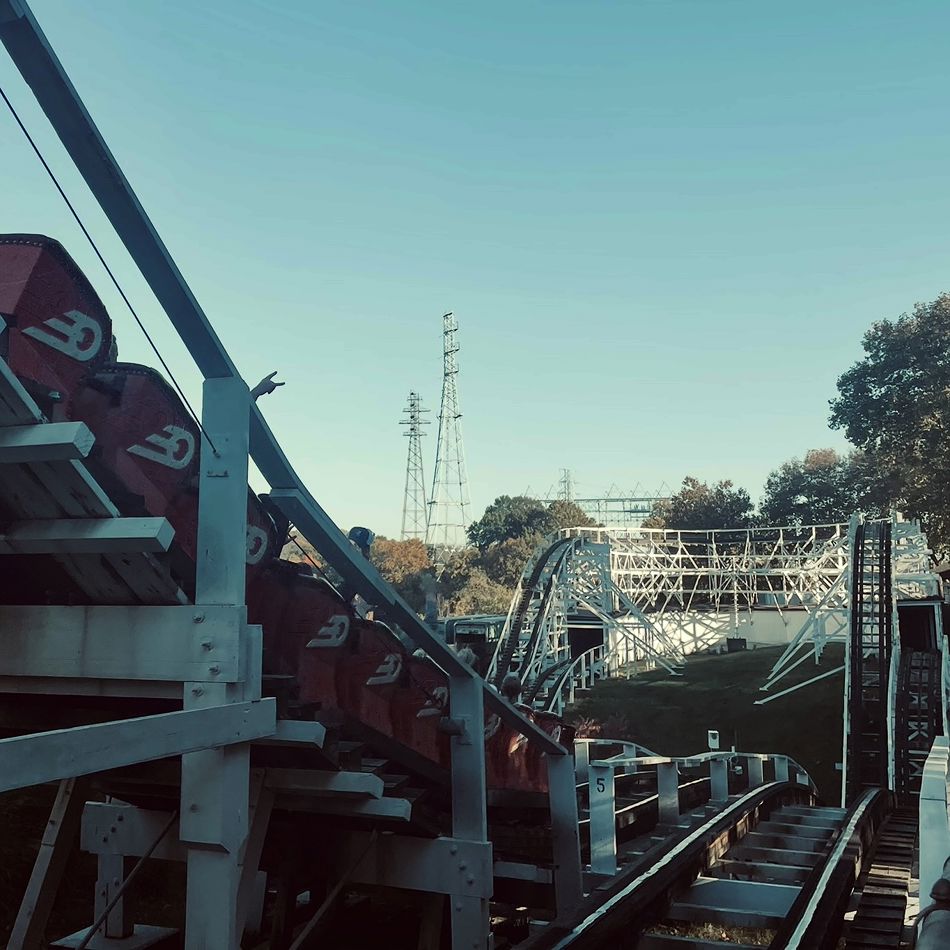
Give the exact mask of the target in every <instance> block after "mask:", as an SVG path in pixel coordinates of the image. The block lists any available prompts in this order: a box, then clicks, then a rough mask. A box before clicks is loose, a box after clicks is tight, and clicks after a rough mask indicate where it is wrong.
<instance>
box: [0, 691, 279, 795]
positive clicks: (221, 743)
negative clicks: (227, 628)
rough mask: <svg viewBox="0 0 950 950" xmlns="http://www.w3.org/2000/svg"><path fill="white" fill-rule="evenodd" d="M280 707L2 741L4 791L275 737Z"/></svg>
mask: <svg viewBox="0 0 950 950" xmlns="http://www.w3.org/2000/svg"><path fill="white" fill-rule="evenodd" d="M276 728H277V703H276V700H274V699H262V700H260V701H258V702H254V703H230V704H226V705H221V706H209V707H207V708H205V709H189V710H183V711H181V712H170V713H161V714H159V715H156V716H140V717H138V718H136V719H124V720H121V721H117V722H105V723H97V724H95V725H91V726H77V727H76V728H74V729H57V730H55V731H53V732H37V733H33V734H32V735H25V736H16V737H14V738H12V739H2V740H0V792H6V791H10V790H11V789H14V788H25V787H27V786H30V785H40V784H42V783H44V782H55V781H59V780H61V779H64V778H71V777H73V776H77V775H89V774H91V773H93V772H104V771H105V770H107V769H115V768H119V767H121V766H123V765H132V764H134V763H136V762H150V761H152V760H154V759H164V758H166V757H167V756H177V755H182V754H184V753H187V752H194V751H196V750H198V749H218V748H223V747H225V746H229V745H233V744H235V743H240V742H249V741H250V740H252V739H259V738H261V737H262V736H266V735H270V734H272V733H273V732H274V730H275V729H276Z"/></svg>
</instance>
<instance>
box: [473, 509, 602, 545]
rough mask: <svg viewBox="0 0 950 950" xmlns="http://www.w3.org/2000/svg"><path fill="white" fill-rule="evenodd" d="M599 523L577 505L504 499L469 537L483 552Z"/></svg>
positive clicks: (480, 521) (486, 511) (474, 527)
mask: <svg viewBox="0 0 950 950" xmlns="http://www.w3.org/2000/svg"><path fill="white" fill-rule="evenodd" d="M595 524H596V522H595V521H593V520H592V519H591V518H589V517H588V516H587V515H586V514H584V511H583V509H582V508H581V507H580V506H579V505H576V504H574V502H573V501H561V500H558V501H552V502H544V501H539V500H538V499H537V498H528V497H527V496H526V495H515V496H511V495H501V496H499V497H498V498H496V499H495V500H494V501H493V502H492V503H491V504H490V505H489V506H488V507H487V508H486V509H485V513H484V514H483V515H482V516H481V518H479V520H478V521H476V522H475V523H474V524H473V525H471V526H470V527H469V529H468V536H469V538H470V539H471V541H472V544H474V545H475V546H476V547H477V548H478V549H479V550H480V551H486V550H488V548H489V547H491V545H493V544H500V543H501V542H502V541H509V540H511V539H512V538H523V537H525V536H526V535H534V536H536V537H539V538H540V537H542V536H544V535H546V534H550V533H551V532H552V531H557V530H558V529H560V528H577V527H592V526H593V525H595Z"/></svg>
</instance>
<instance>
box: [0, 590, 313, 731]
mask: <svg viewBox="0 0 950 950" xmlns="http://www.w3.org/2000/svg"><path fill="white" fill-rule="evenodd" d="M242 626H243V609H242V608H240V607H227V606H223V605H207V606H204V607H200V608H199V607H185V606H182V607H98V606H97V607H46V606H40V607H32V606H29V607H25V606H17V605H14V606H0V677H2V676H25V677H31V678H42V677H57V678H73V677H84V678H85V677H94V678H97V679H111V680H115V679H121V680H161V681H164V682H179V683H184V682H205V683H236V682H238V681H240V680H241V679H242V678H243V676H244V673H245V670H244V668H243V663H242V656H241V648H240V635H241V629H242ZM300 725H301V726H304V727H306V726H307V725H310V724H309V723H301V724H300ZM313 725H317V724H313ZM298 731H303V730H298Z"/></svg>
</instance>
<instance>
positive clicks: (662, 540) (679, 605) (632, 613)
mask: <svg viewBox="0 0 950 950" xmlns="http://www.w3.org/2000/svg"><path fill="white" fill-rule="evenodd" d="M894 537H895V539H896V540H895V555H894V557H895V564H896V566H897V569H896V583H897V589H898V592H899V596H901V597H902V598H905V599H919V598H922V597H932V596H936V595H937V594H938V591H937V588H936V586H935V585H936V584H937V583H938V582H937V581H936V578H935V575H933V574H932V573H931V571H930V552H929V550H928V549H927V543H926V538H925V537H924V536H923V535H922V534H921V532H920V527H919V525H917V524H916V523H914V522H903V521H898V522H896V523H895V533H894ZM848 566H849V538H848V525H847V524H832V525H807V526H801V527H774V528H771V527H765V528H741V529H730V530H720V531H677V530H672V529H651V528H569V529H565V530H563V531H561V532H559V533H558V534H557V535H553V536H552V537H550V538H548V539H547V540H546V541H545V542H544V543H543V544H542V545H541V546H540V547H539V549H538V551H536V552H535V554H534V556H533V557H532V559H531V561H529V563H528V564H527V565H526V567H525V571H524V573H523V575H522V578H521V581H520V583H519V586H518V589H517V591H516V593H515V597H514V599H513V601H512V606H511V609H510V611H509V615H508V620H507V623H506V625H505V631H504V634H503V636H502V640H501V644H500V646H499V650H498V653H497V655H496V657H495V661H494V663H493V666H492V669H491V671H490V674H489V675H490V676H491V677H494V678H495V679H496V680H497V681H498V682H500V680H501V678H502V677H503V676H504V675H505V674H506V673H510V672H514V673H517V675H518V676H519V678H520V679H521V682H522V687H523V689H524V691H525V698H526V700H528V701H531V702H534V703H536V704H541V705H545V704H547V705H550V704H551V703H553V704H554V706H555V708H556V707H557V705H558V704H559V703H560V702H561V699H562V697H563V693H564V691H566V690H571V689H572V688H573V686H577V685H582V686H588V685H590V683H591V682H592V681H593V680H595V679H598V678H601V677H604V676H611V675H629V674H630V673H632V672H635V671H636V670H637V669H638V668H642V666H643V665H644V663H645V662H646V663H648V664H653V665H655V664H660V665H662V666H665V667H667V668H668V669H669V670H670V671H671V672H675V671H676V669H677V667H678V666H679V665H680V664H682V662H683V661H684V660H685V657H686V656H687V655H688V654H690V653H695V652H697V651H701V650H707V649H710V648H714V647H716V646H720V645H723V644H724V642H725V641H726V640H727V639H729V638H733V637H739V638H743V639H746V640H747V641H750V642H752V643H753V644H764V643H768V644H772V645H779V644H781V645H787V650H786V651H785V656H786V657H787V658H788V659H784V658H783V661H780V664H777V665H776V670H775V676H776V677H777V678H780V677H781V676H782V675H784V673H783V670H785V669H786V667H788V664H789V663H790V662H794V664H795V665H797V663H799V662H802V651H804V653H805V655H806V656H811V655H814V656H815V657H816V658H817V657H820V655H821V651H822V650H823V648H824V645H825V644H826V643H827V642H828V641H830V640H836V639H843V638H844V636H845V633H846V625H847V575H848ZM584 627H587V628H589V629H592V630H593V629H599V630H600V631H602V637H601V639H600V641H599V644H598V646H596V647H595V646H589V647H588V648H587V649H586V650H580V649H579V647H578V644H577V639H578V631H579V630H582V629H583V628H584ZM572 631H573V635H574V641H575V642H573V643H572ZM506 648H507V650H506ZM789 668H790V667H789ZM499 671H500V672H499ZM771 682H772V681H770V683H771Z"/></svg>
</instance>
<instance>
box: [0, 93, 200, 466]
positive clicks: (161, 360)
mask: <svg viewBox="0 0 950 950" xmlns="http://www.w3.org/2000/svg"><path fill="white" fill-rule="evenodd" d="M0 97H2V98H3V101H4V102H5V103H6V105H7V108H8V109H9V110H10V114H11V115H12V116H13V118H14V120H15V121H16V124H17V125H18V126H19V127H20V131H21V132H22V133H23V135H24V136H25V137H26V140H27V142H29V143H30V147H31V148H32V149H33V151H34V153H35V154H36V157H37V158H38V159H39V160H40V164H41V165H42V166H43V168H45V169H46V174H47V175H49V178H50V181H52V183H53V184H54V185H55V186H56V190H57V191H58V192H59V194H60V197H61V198H62V199H63V201H64V202H65V203H66V207H67V208H69V211H70V213H71V214H72V216H73V218H75V219H76V224H78V225H79V229H80V231H82V233H83V234H84V235H85V237H86V240H87V241H88V242H89V246H90V247H91V248H92V249H93V251H94V252H95V254H96V257H98V258H99V263H100V264H102V266H103V267H104V268H105V272H106V273H107V274H108V275H109V278H110V279H111V281H112V283H113V284H114V285H115V289H116V290H117V291H118V292H119V296H120V297H121V298H122V300H123V301H124V302H125V305H126V306H127V307H128V308H129V313H131V314H132V317H133V319H134V320H135V322H136V323H137V324H138V326H139V329H140V330H141V331H142V333H143V334H144V335H145V339H146V340H148V344H149V346H150V347H151V348H152V352H153V353H154V354H155V357H156V358H157V359H158V361H159V363H161V364H162V368H163V369H164V370H165V373H166V374H167V375H168V378H169V379H170V380H171V381H172V385H173V386H174V387H175V390H176V392H177V393H178V395H179V396H180V397H181V401H182V402H183V403H184V404H185V406H186V408H187V409H188V412H189V413H190V415H191V417H192V419H194V421H195V424H196V425H197V426H198V428H199V429H200V430H201V434H202V435H203V436H204V437H205V439H207V441H208V445H210V446H211V450H212V451H213V452H214V454H215V455H217V454H218V450H217V449H216V448H215V445H214V442H212V440H211V436H209V435H208V433H207V431H206V430H205V427H204V426H203V425H202V424H201V419H200V418H199V417H198V413H196V412H195V410H194V409H193V408H192V406H191V403H190V402H189V401H188V397H187V396H186V395H185V393H184V392H183V390H182V388H181V386H179V385H178V380H177V379H175V374H174V373H173V372H172V371H171V369H170V368H169V366H168V363H166V362H165V358H164V357H163V356H162V354H161V352H160V351H159V349H158V346H157V345H156V343H155V341H154V340H153V339H152V336H151V334H150V333H149V332H148V330H147V329H146V328H145V324H144V323H143V322H142V320H141V319H140V318H139V315H138V313H136V311H135V307H133V306H132V301H131V300H129V298H128V297H127V296H126V293H125V291H124V290H123V289H122V287H121V285H120V284H119V281H118V280H117V279H116V276H115V274H113V273H112V268H111V267H109V265H108V264H107V263H106V259H105V258H104V257H103V256H102V252H101V251H100V250H99V247H98V245H97V244H96V242H95V241H94V240H93V237H92V235H91V234H90V233H89V230H88V228H87V227H86V225H85V224H83V221H82V218H80V217H79V212H77V211H76V209H75V208H74V207H73V203H72V202H71V201H70V200H69V197H68V196H67V195H66V192H65V191H64V190H63V186H62V185H61V184H60V183H59V179H58V178H57V177H56V175H55V173H54V172H53V169H52V168H50V166H49V162H47V161H46V159H45V158H44V157H43V153H42V152H41V151H40V149H39V146H38V145H37V144H36V142H35V141H34V140H33V136H32V135H30V133H29V130H28V129H27V127H26V126H25V125H24V124H23V120H22V119H21V118H20V116H19V113H18V112H17V111H16V109H15V108H14V106H13V103H12V102H11V101H10V99H9V98H8V96H7V94H6V92H4V90H3V87H2V86H0Z"/></svg>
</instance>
